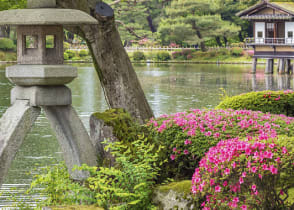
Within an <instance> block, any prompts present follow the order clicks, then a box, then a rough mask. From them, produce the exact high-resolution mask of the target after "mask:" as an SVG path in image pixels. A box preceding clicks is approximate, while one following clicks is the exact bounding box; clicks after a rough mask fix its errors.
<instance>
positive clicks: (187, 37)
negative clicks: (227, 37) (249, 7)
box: [158, 0, 240, 51]
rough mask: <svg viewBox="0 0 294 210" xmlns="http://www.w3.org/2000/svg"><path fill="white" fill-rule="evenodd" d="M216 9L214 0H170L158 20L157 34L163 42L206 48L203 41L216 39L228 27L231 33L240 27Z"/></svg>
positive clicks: (216, 5) (218, 6)
mask: <svg viewBox="0 0 294 210" xmlns="http://www.w3.org/2000/svg"><path fill="white" fill-rule="evenodd" d="M219 8H220V4H219V2H218V1H215V0H206V1H204V0H173V1H172V2H171V5H170V6H169V7H166V9H165V11H166V16H167V17H166V18H164V19H163V20H162V21H161V23H160V26H159V30H158V32H159V37H160V38H161V40H162V41H163V42H164V43H166V42H176V43H179V42H186V43H189V44H199V45H200V46H201V50H202V51H205V41H207V40H209V39H212V38H214V39H216V38H217V37H219V36H221V35H223V32H224V31H226V30H228V29H229V30H230V34H231V36H234V35H235V34H236V33H237V32H238V31H239V30H240V29H239V28H238V27H237V26H236V25H234V24H232V23H229V22H227V21H224V20H222V18H221V15H220V14H218V13H217V11H218V10H219ZM179 44H182V43H179Z"/></svg>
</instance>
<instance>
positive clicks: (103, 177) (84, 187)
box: [30, 136, 161, 210]
mask: <svg viewBox="0 0 294 210" xmlns="http://www.w3.org/2000/svg"><path fill="white" fill-rule="evenodd" d="M130 146H131V148H133V151H134V152H131V151H130V150H129V149H128V148H126V146H125V145H124V144H123V143H122V142H116V143H113V144H110V145H108V146H107V149H110V150H111V151H112V154H113V155H114V156H115V157H116V167H112V168H105V167H90V166H86V165H83V166H82V167H79V168H77V169H79V170H83V171H88V172H89V173H90V177H89V178H87V180H85V181H84V182H80V183H79V182H74V181H73V180H71V179H70V177H69V174H68V172H67V169H66V168H65V167H64V166H62V165H57V166H54V167H53V168H51V169H49V170H47V171H46V173H44V174H42V175H37V176H36V179H35V180H34V181H33V182H32V184H31V190H30V192H31V193H34V192H35V191H37V192H38V193H40V189H41V192H42V193H44V194H45V195H46V200H43V201H41V203H40V204H39V205H40V206H44V205H46V206H50V205H55V204H59V205H64V204H76V203H78V204H88V205H89V204H96V205H98V206H100V207H103V208H104V209H113V210H115V209H117V210H122V209H130V210H137V209H153V205H152V202H151V198H152V189H153V187H154V185H155V178H156V177H157V175H158V172H159V170H160V169H159V165H158V155H157V153H158V152H159V151H160V150H161V147H157V148H156V151H157V152H155V153H154V148H155V145H153V144H150V143H148V141H147V140H146V139H145V138H144V136H138V137H137V139H134V140H133V142H132V143H131V145H130ZM122 151H124V152H122ZM39 202H40V201H39Z"/></svg>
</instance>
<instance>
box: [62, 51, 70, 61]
mask: <svg viewBox="0 0 294 210" xmlns="http://www.w3.org/2000/svg"><path fill="white" fill-rule="evenodd" d="M63 58H64V60H68V59H69V57H68V54H67V53H66V52H65V53H63Z"/></svg>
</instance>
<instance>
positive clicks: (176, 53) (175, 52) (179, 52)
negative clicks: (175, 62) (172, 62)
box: [171, 51, 183, 59]
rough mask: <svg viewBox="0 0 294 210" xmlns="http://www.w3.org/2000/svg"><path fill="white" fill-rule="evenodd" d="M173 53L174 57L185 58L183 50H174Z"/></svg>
mask: <svg viewBox="0 0 294 210" xmlns="http://www.w3.org/2000/svg"><path fill="white" fill-rule="evenodd" d="M171 55H172V59H182V58H183V54H182V52H181V51H174V52H172V53H171Z"/></svg>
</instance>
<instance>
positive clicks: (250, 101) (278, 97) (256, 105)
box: [216, 90, 294, 116]
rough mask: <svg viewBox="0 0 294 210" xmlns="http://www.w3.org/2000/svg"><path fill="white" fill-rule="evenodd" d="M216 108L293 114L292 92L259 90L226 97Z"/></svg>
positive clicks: (293, 93) (293, 94)
mask: <svg viewBox="0 0 294 210" xmlns="http://www.w3.org/2000/svg"><path fill="white" fill-rule="evenodd" d="M216 109H234V110H242V109H247V110H253V111H261V112H264V113H267V112H270V113H271V114H284V115H287V116H294V92H293V91H291V90H286V91H260V92H250V93H245V94H241V95H238V96H233V97H226V98H225V99H224V100H223V101H222V102H221V103H220V104H219V105H218V106H217V107H216Z"/></svg>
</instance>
